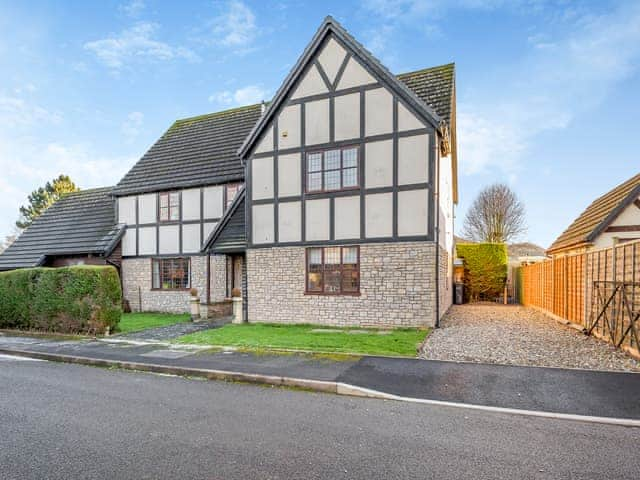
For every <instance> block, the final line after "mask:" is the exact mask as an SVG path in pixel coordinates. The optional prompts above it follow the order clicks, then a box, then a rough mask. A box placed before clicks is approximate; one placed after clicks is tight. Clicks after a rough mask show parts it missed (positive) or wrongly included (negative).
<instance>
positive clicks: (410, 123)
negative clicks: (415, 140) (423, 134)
mask: <svg viewBox="0 0 640 480" xmlns="http://www.w3.org/2000/svg"><path fill="white" fill-rule="evenodd" d="M424 127H425V125H424V123H422V122H421V121H420V120H418V117H416V116H415V115H414V114H413V113H411V112H410V111H409V110H408V109H407V107H405V106H404V105H403V104H402V102H398V130H399V131H401V132H403V131H405V130H415V129H418V128H424Z"/></svg>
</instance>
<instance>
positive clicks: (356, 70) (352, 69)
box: [338, 57, 376, 90]
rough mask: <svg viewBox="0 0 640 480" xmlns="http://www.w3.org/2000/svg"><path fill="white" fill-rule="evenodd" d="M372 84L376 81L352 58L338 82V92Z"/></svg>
mask: <svg viewBox="0 0 640 480" xmlns="http://www.w3.org/2000/svg"><path fill="white" fill-rule="evenodd" d="M372 83H376V79H375V78H373V77H372V76H371V74H369V72H367V71H366V70H365V69H364V68H363V67H362V66H361V65H360V64H359V63H358V62H357V61H356V60H354V59H353V57H352V58H350V59H349V61H348V62H347V66H346V68H345V69H344V72H343V74H342V77H341V78H340V81H339V82H338V90H341V89H343V88H350V87H359V86H360V85H369V84H372Z"/></svg>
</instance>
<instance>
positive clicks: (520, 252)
mask: <svg viewBox="0 0 640 480" xmlns="http://www.w3.org/2000/svg"><path fill="white" fill-rule="evenodd" d="M507 255H509V265H517V266H520V265H523V264H525V265H526V264H529V263H536V262H541V261H543V260H546V259H547V258H549V257H547V253H546V251H545V249H544V248H542V247H541V246H540V245H536V244H535V243H531V242H520V243H509V244H507Z"/></svg>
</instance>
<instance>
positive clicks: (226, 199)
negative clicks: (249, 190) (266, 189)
mask: <svg viewBox="0 0 640 480" xmlns="http://www.w3.org/2000/svg"><path fill="white" fill-rule="evenodd" d="M243 185H244V184H243V183H242V182H230V183H225V185H224V211H225V212H226V211H227V210H229V207H230V206H231V204H232V203H233V201H234V200H235V199H236V197H237V196H238V195H239V194H240V192H241V191H242V189H243ZM231 187H236V193H235V195H233V197H231V198H229V189H230V188H231Z"/></svg>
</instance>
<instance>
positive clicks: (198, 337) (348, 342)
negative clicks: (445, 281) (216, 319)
mask: <svg viewBox="0 0 640 480" xmlns="http://www.w3.org/2000/svg"><path fill="white" fill-rule="evenodd" d="M428 333H429V330H428V329H416V328H412V329H397V330H391V331H382V330H374V329H358V328H333V327H331V328H323V327H319V326H317V325H279V324H268V323H251V324H243V325H233V324H229V325H225V326H224V327H222V328H216V329H213V330H204V331H202V332H197V333H192V334H190V335H185V336H182V337H180V338H178V339H177V341H178V342H180V343H190V344H194V345H212V346H229V347H240V348H244V349H256V350H265V349H267V350H268V349H286V350H301V351H309V352H339V353H349V354H364V355H389V356H402V357H415V356H416V350H417V348H418V346H419V345H420V343H422V341H423V340H424V339H425V337H426V336H427V335H428Z"/></svg>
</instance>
